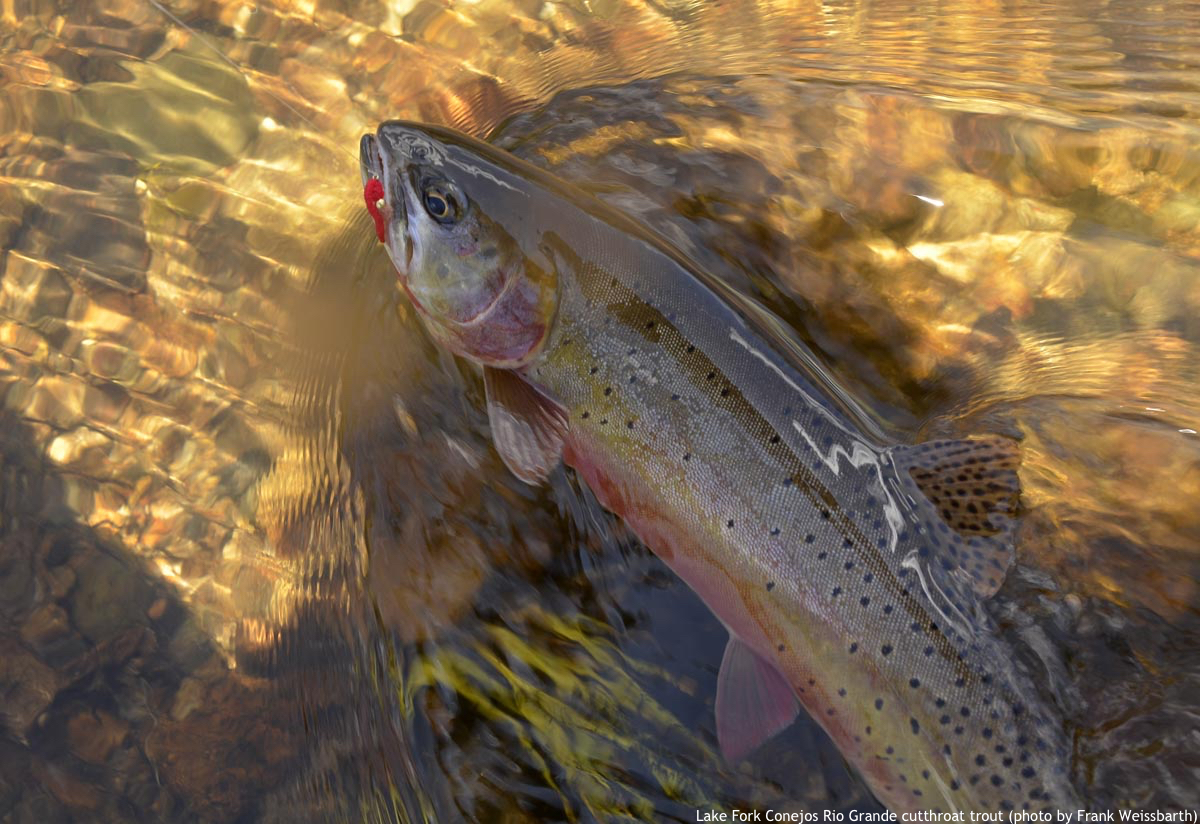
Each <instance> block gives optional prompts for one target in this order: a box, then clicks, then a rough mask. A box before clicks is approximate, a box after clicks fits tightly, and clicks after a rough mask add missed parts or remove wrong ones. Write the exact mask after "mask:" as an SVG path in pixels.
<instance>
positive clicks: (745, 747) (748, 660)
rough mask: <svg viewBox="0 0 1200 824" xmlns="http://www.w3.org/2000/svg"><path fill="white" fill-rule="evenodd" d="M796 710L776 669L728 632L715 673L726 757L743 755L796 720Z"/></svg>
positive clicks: (719, 736) (719, 734) (733, 759)
mask: <svg viewBox="0 0 1200 824" xmlns="http://www.w3.org/2000/svg"><path fill="white" fill-rule="evenodd" d="M799 710H800V707H799V705H798V704H797V703H796V695H795V693H794V692H792V687H791V685H790V684H788V682H787V679H785V678H784V677H783V675H782V674H780V672H779V670H777V669H775V667H774V665H772V664H771V663H769V662H767V661H765V660H763V658H762V657H761V656H759V655H758V654H757V653H756V652H754V650H752V649H750V647H748V646H746V644H745V642H743V641H741V640H740V639H738V638H737V637H736V636H733V635H731V636H730V637H729V643H728V644H726V645H725V657H724V658H722V659H721V673H720V675H718V676H717V742H718V743H719V744H720V745H721V754H722V755H724V756H725V760H726V761H728V762H729V763H731V764H732V763H735V762H737V761H740V760H741V759H742V758H745V757H746V756H747V755H749V754H750V753H751V752H753V751H754V750H755V749H757V748H758V747H759V746H760V745H761V744H762V743H763V742H764V741H766V740H767V739H768V738H770V737H771V736H773V735H775V734H776V733H778V732H780V731H781V730H783V729H784V728H785V727H787V726H788V725H789V724H791V723H792V722H793V721H794V720H796V714H797V713H798V712H799Z"/></svg>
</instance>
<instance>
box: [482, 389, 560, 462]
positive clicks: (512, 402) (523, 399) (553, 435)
mask: <svg viewBox="0 0 1200 824" xmlns="http://www.w3.org/2000/svg"><path fill="white" fill-rule="evenodd" d="M483 382H484V387H485V388H486V390H487V410H488V419H489V421H491V424H492V440H493V441H494V442H495V444H496V451H498V452H499V453H500V457H501V458H502V459H503V460H504V463H505V465H506V466H507V467H508V468H509V469H511V470H512V473H513V474H514V475H516V476H517V477H518V478H520V479H521V480H522V481H524V482H525V483H527V484H533V485H536V484H539V483H541V482H542V481H544V480H545V479H546V476H547V475H549V474H550V471H551V470H553V469H554V467H556V466H558V462H559V460H561V458H562V450H563V438H564V437H565V436H566V434H567V412H566V410H565V409H563V408H562V407H561V406H559V405H558V404H557V403H555V402H554V401H552V400H551V399H550V398H547V397H546V396H545V395H543V394H542V393H541V392H539V391H538V390H536V389H534V388H533V387H532V386H530V385H529V384H528V383H526V382H525V381H524V380H523V379H522V378H521V376H520V375H517V374H516V373H514V372H511V371H509V370H507V369H492V368H491V367H485V368H484V370H483Z"/></svg>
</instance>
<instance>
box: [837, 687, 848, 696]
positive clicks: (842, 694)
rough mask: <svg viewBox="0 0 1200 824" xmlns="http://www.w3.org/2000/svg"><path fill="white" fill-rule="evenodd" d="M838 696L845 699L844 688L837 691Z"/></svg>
mask: <svg viewBox="0 0 1200 824" xmlns="http://www.w3.org/2000/svg"><path fill="white" fill-rule="evenodd" d="M838 695H840V696H842V698H845V697H846V688H845V687H842V688H841V689H840V690H838Z"/></svg>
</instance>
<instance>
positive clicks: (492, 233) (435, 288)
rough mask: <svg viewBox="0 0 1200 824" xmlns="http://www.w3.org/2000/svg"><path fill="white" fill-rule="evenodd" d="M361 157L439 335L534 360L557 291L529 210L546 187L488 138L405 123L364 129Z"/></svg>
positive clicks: (514, 362) (482, 358) (476, 349)
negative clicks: (508, 163)
mask: <svg viewBox="0 0 1200 824" xmlns="http://www.w3.org/2000/svg"><path fill="white" fill-rule="evenodd" d="M489 155H494V156H489ZM360 159H361V163H362V173H363V182H364V194H365V196H366V197H367V199H368V203H367V208H368V209H369V210H370V211H371V212H372V217H376V215H378V217H377V218H376V224H377V229H378V230H379V231H378V233H379V235H380V239H381V240H382V242H383V243H384V245H385V247H386V248H387V251H388V255H389V256H390V257H391V259H392V262H393V264H394V265H395V267H396V270H397V272H398V274H399V276H400V282H401V284H402V286H403V287H404V289H405V291H406V292H407V293H408V295H409V297H410V298H411V299H412V302H413V305H414V306H415V307H416V309H417V311H418V313H419V314H420V315H421V317H422V319H423V321H424V323H425V325H426V328H427V329H428V330H429V333H430V335H431V336H432V337H433V338H434V340H435V341H437V342H438V343H439V344H441V345H443V346H445V347H446V348H447V349H449V350H451V351H452V352H455V353H456V354H459V355H462V356H464V357H466V358H469V359H470V360H473V361H475V362H476V363H479V364H481V365H483V366H490V367H497V368H503V369H512V368H519V367H521V366H523V365H525V364H527V363H529V362H530V361H531V360H532V359H533V358H534V357H535V356H536V355H537V353H538V352H539V351H540V349H541V347H542V345H543V343H544V342H545V340H546V337H547V335H548V334H549V331H550V326H551V323H552V321H553V317H554V312H555V309H556V305H557V289H558V279H557V272H556V270H555V267H554V265H553V263H552V261H550V260H548V259H547V258H546V257H545V256H544V255H542V253H541V252H540V251H539V249H540V243H539V238H538V237H537V234H536V230H535V229H534V227H535V226H536V222H535V221H533V220H531V219H530V218H531V215H530V214H529V212H530V207H531V204H533V203H536V202H537V200H538V198H539V195H540V194H541V192H540V191H539V189H538V187H537V186H536V185H534V184H532V183H530V182H529V181H527V180H525V179H523V178H522V177H521V175H520V174H519V173H516V172H514V171H513V170H511V169H508V168H505V167H504V164H503V156H502V155H501V153H499V152H495V150H493V149H491V147H488V146H486V144H482V143H477V142H475V141H472V140H471V139H470V138H466V137H464V136H462V135H458V134H456V133H454V132H450V131H448V130H440V129H435V128H433V127H427V126H421V125H418V124H411V123H405V122H401V121H389V122H387V123H384V124H382V125H381V126H380V127H379V130H378V131H377V132H376V134H375V135H374V136H371V135H367V136H366V137H364V138H363V140H362V144H361V158H360ZM497 160H499V161H500V162H497ZM372 180H378V181H379V184H378V186H376V185H374V184H372V183H371V181H372ZM368 190H369V191H368ZM376 193H381V194H382V197H381V198H380V199H379V200H377V201H372V200H371V199H370V198H371V195H372V194H376Z"/></svg>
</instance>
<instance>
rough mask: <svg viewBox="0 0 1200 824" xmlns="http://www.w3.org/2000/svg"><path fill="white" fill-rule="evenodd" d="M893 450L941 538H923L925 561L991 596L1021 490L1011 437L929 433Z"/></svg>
mask: <svg viewBox="0 0 1200 824" xmlns="http://www.w3.org/2000/svg"><path fill="white" fill-rule="evenodd" d="M892 454H893V458H894V460H895V462H896V465H897V467H898V468H899V469H901V470H902V473H903V472H904V471H906V474H907V476H908V480H909V481H911V483H912V484H913V486H915V487H916V490H917V491H919V492H920V494H921V495H922V496H923V498H924V499H925V501H926V502H927V504H928V507H927V508H928V509H932V510H933V513H932V517H931V518H930V528H931V530H934V531H933V535H934V537H935V538H936V537H937V535H938V534H939V533H940V534H941V535H942V538H943V540H937V541H932V540H931V541H929V542H926V543H925V544H924V547H925V549H924V550H923V551H925V552H928V553H929V556H930V557H928V558H927V560H926V564H925V566H926V567H928V568H929V569H931V570H933V571H934V572H935V573H938V574H939V575H940V577H942V578H948V579H952V581H953V582H954V583H960V582H961V583H965V584H966V585H967V586H969V588H970V589H971V590H973V591H974V593H975V594H976V595H978V596H979V597H981V598H990V597H991V596H992V595H994V594H995V592H996V590H998V589H999V588H1000V584H1001V583H1002V582H1003V581H1004V576H1005V575H1006V574H1007V572H1008V568H1009V567H1010V566H1011V565H1012V561H1013V543H1012V528H1013V523H1014V521H1013V519H1014V516H1015V514H1016V509H1017V500H1018V496H1019V495H1020V491H1021V487H1020V481H1019V480H1018V478H1017V467H1018V466H1019V465H1020V454H1019V451H1018V449H1017V445H1016V443H1014V442H1013V441H1011V440H1009V439H1007V438H1001V437H997V436H991V437H985V438H978V439H972V440H962V441H954V440H947V441H929V442H927V443H923V444H917V445H916V446H904V447H898V448H896V449H894V450H892ZM902 477H903V474H902ZM922 508H925V507H922ZM954 588H957V587H951V589H954Z"/></svg>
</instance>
